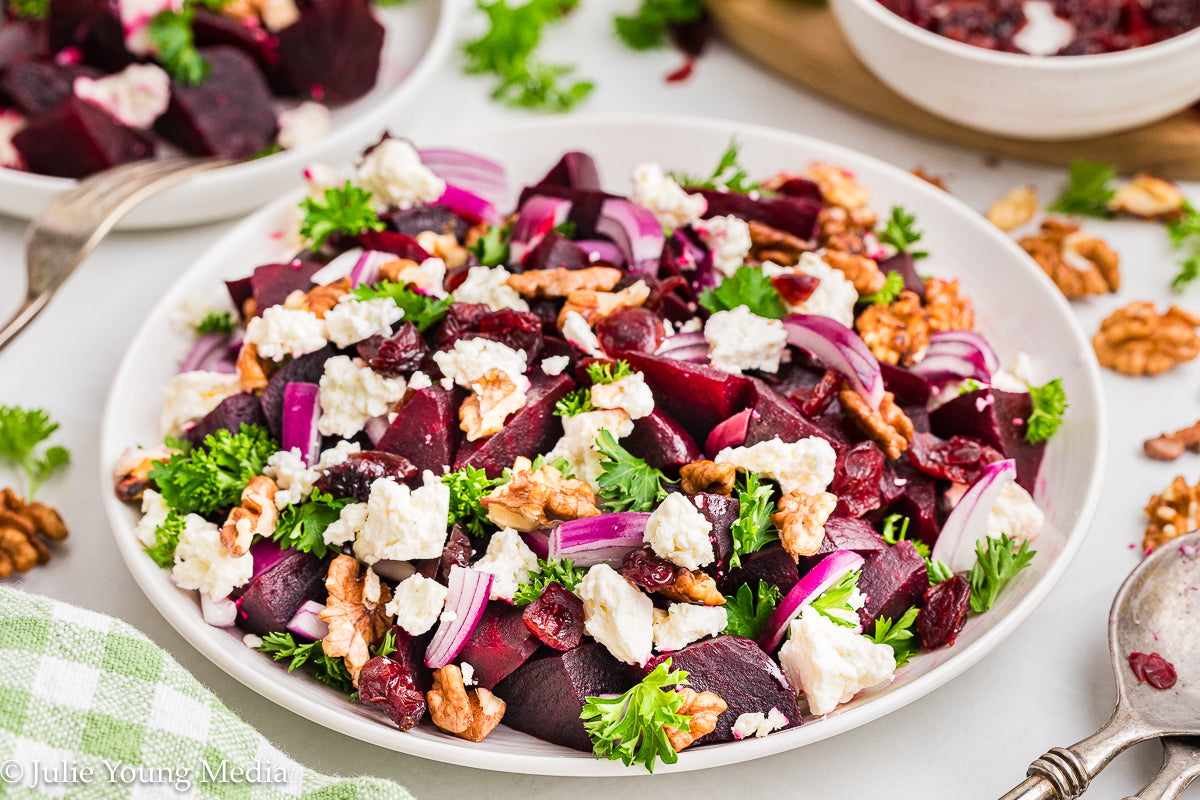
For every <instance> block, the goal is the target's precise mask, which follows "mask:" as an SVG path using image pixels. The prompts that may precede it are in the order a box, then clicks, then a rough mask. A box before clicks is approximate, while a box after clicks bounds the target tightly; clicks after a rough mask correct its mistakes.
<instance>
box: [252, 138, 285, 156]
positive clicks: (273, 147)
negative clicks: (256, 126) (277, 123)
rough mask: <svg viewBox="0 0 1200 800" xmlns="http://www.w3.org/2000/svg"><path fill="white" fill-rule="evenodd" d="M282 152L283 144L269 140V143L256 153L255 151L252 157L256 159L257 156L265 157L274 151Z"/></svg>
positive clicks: (271, 154) (274, 152)
mask: <svg viewBox="0 0 1200 800" xmlns="http://www.w3.org/2000/svg"><path fill="white" fill-rule="evenodd" d="M282 152H283V145H281V144H280V143H279V142H271V143H270V144H269V145H267V146H266V147H264V148H263V149H262V150H259V151H258V152H257V153H255V154H254V158H256V159H257V158H266V157H267V156H273V155H275V154H276V153H282Z"/></svg>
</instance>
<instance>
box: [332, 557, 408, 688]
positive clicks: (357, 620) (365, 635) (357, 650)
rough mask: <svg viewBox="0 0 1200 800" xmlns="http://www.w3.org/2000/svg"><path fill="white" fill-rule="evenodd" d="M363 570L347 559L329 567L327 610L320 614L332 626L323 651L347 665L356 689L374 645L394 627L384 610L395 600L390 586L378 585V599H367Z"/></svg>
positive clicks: (337, 560)
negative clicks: (360, 674)
mask: <svg viewBox="0 0 1200 800" xmlns="http://www.w3.org/2000/svg"><path fill="white" fill-rule="evenodd" d="M360 568H361V567H360V565H359V563H358V560H357V559H355V558H353V557H351V556H346V555H341V556H338V557H337V558H335V559H334V560H333V561H331V562H330V563H329V572H328V573H327V574H326V577H325V590H326V591H327V592H328V593H329V598H328V600H327V601H326V604H325V608H323V609H321V611H320V612H319V613H318V614H317V616H318V617H319V618H320V620H321V621H322V622H324V623H325V624H326V625H328V626H329V633H328V634H327V635H326V636H325V638H324V639H323V640H322V642H321V649H322V650H324V651H325V655H327V656H331V657H334V658H337V657H341V658H342V659H343V660H344V661H345V662H346V669H347V670H349V671H350V676H351V677H352V678H353V679H354V685H355V686H357V685H358V673H359V672H360V671H361V670H362V668H363V665H364V664H366V663H367V662H368V661H369V660H370V659H371V645H372V644H373V643H375V642H376V641H378V640H379V637H381V636H383V635H384V634H385V633H387V629H388V628H389V627H391V624H392V618H391V615H389V614H388V613H387V612H386V611H385V610H384V608H385V606H387V604H388V603H389V602H390V601H391V599H392V592H391V590H390V589H389V588H388V587H387V584H379V596H378V598H376V599H375V600H369V599H367V598H366V597H365V596H364V595H365V593H366V588H367V576H366V575H361V576H360V575H359V570H360ZM368 571H370V570H369V569H368ZM373 585H374V584H373Z"/></svg>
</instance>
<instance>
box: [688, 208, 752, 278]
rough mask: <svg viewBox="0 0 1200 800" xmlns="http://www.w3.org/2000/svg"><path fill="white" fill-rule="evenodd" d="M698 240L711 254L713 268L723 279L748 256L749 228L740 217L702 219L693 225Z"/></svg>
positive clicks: (730, 215) (737, 268)
mask: <svg viewBox="0 0 1200 800" xmlns="http://www.w3.org/2000/svg"><path fill="white" fill-rule="evenodd" d="M695 228H696V232H697V233H699V234H700V239H701V240H702V241H703V242H704V243H705V244H706V245H708V249H709V251H710V252H711V253H712V260H713V266H714V267H716V270H717V272H719V273H721V274H722V275H724V276H725V277H729V276H730V275H733V273H735V272H737V271H738V270H739V269H740V268H741V266H742V265H743V264H745V263H746V256H748V255H749V254H750V245H751V242H750V226H749V225H748V224H747V223H746V221H745V220H744V219H742V218H741V217H735V216H734V215H733V214H727V215H725V216H723V217H712V218H710V219H702V220H700V221H699V222H697V223H695Z"/></svg>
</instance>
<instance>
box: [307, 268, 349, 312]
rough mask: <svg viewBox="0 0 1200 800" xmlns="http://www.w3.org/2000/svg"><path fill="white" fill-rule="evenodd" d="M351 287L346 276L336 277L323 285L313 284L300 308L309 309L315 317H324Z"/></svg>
mask: <svg viewBox="0 0 1200 800" xmlns="http://www.w3.org/2000/svg"><path fill="white" fill-rule="evenodd" d="M351 288H353V287H352V285H351V283H350V278H348V277H347V278H338V279H337V280H336V281H334V282H333V283H327V284H325V285H324V286H314V287H313V288H311V289H309V290H308V294H306V295H305V296H304V304H303V305H302V306H301V308H303V309H305V310H306V311H311V312H312V313H313V316H315V317H316V318H317V319H325V314H326V313H327V312H329V311H330V310H331V309H332V308H333V307H334V306H336V305H337V304H338V302H339V301H340V300H341V299H342V297H343V296H344V295H348V294H350V289H351Z"/></svg>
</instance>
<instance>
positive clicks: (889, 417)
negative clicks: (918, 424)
mask: <svg viewBox="0 0 1200 800" xmlns="http://www.w3.org/2000/svg"><path fill="white" fill-rule="evenodd" d="M838 401H839V402H840V403H841V404H842V409H843V410H844V411H845V412H846V415H847V416H848V417H850V421H851V422H853V423H854V424H855V426H856V427H857V428H858V429H859V430H860V431H862V432H863V433H865V434H866V435H867V438H869V439H871V441H873V442H875V444H877V445H879V449H881V450H883V452H884V454H885V455H887V457H888V460H889V461H894V460H896V459H897V458H899V457H900V455H901V454H902V453H903V452H904V451H905V450H907V449H908V443H909V442H911V441H912V437H913V424H912V420H910V419H909V418H908V417H907V416H905V414H904V411H902V410H901V409H900V406H898V405H896V398H895V395H893V394H892V393H891V392H884V393H883V400H882V401H881V402H880V403H879V409H878V410H874V409H872V408H871V407H870V406H869V405H867V401H866V400H865V399H863V397H862V396H861V395H860V394H859V393H858V392H856V391H854V390H853V389H842V390H841V391H840V392H838Z"/></svg>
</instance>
